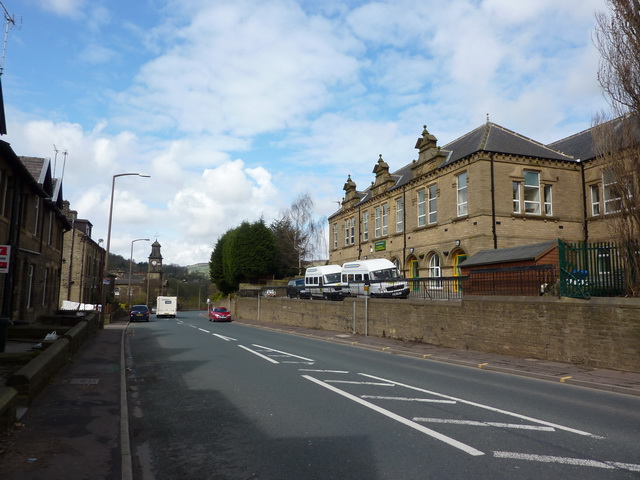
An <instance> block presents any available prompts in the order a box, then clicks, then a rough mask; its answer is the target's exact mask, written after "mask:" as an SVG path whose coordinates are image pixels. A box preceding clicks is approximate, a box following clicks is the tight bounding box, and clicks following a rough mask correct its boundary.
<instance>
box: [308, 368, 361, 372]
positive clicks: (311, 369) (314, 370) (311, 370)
mask: <svg viewBox="0 0 640 480" xmlns="http://www.w3.org/2000/svg"><path fill="white" fill-rule="evenodd" d="M298 371H299V372H318V373H349V372H348V371H346V370H317V369H313V368H299V369H298Z"/></svg>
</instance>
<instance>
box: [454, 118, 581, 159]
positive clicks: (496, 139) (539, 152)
mask: <svg viewBox="0 0 640 480" xmlns="http://www.w3.org/2000/svg"><path fill="white" fill-rule="evenodd" d="M442 150H445V151H449V152H451V155H450V156H449V157H448V158H447V161H446V162H445V163H444V165H450V164H452V163H454V162H457V161H458V160H461V159H462V158H465V157H468V156H469V155H472V154H474V153H476V152H480V151H485V152H494V153H503V154H509V155H519V156H525V157H535V158H545V159H550V160H558V161H564V162H567V161H569V162H574V161H575V159H574V158H573V157H572V156H569V155H565V154H563V153H560V152H558V151H557V150H554V149H553V148H550V147H548V146H546V145H543V144H542V143H539V142H536V141H535V140H532V139H530V138H527V137H525V136H523V135H520V134H519V133H516V132H513V131H511V130H509V129H507V128H504V127H502V126H500V125H497V124H495V123H491V122H487V123H486V124H484V125H482V126H480V127H478V128H476V129H475V130H472V131H471V132H469V133H467V134H466V135H463V136H462V137H460V138H458V139H457V140H454V141H453V142H451V143H448V144H447V145H445V146H444V147H442Z"/></svg>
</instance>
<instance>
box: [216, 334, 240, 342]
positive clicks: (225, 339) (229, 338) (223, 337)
mask: <svg viewBox="0 0 640 480" xmlns="http://www.w3.org/2000/svg"><path fill="white" fill-rule="evenodd" d="M211 335H213V336H214V337H218V338H221V339H222V340H224V341H225V342H230V341H231V340H233V341H234V342H237V340H236V339H235V338H231V337H225V336H224V335H218V334H217V333H212V334H211Z"/></svg>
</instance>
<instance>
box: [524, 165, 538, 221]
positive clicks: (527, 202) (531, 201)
mask: <svg viewBox="0 0 640 480" xmlns="http://www.w3.org/2000/svg"><path fill="white" fill-rule="evenodd" d="M524 212H525V213H531V214H536V215H540V173H539V172H524Z"/></svg>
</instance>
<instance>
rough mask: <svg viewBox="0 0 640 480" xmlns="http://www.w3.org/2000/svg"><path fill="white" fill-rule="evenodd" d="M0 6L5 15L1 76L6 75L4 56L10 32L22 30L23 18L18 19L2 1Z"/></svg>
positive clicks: (0, 63)
mask: <svg viewBox="0 0 640 480" xmlns="http://www.w3.org/2000/svg"><path fill="white" fill-rule="evenodd" d="M0 6H2V10H3V13H4V42H3V44H2V59H0V76H1V75H2V74H3V73H4V56H5V53H6V51H7V39H8V38H9V30H20V29H21V28H22V17H18V18H17V19H16V16H15V15H12V14H10V13H9V10H7V7H5V6H4V3H2V2H1V1H0Z"/></svg>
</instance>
